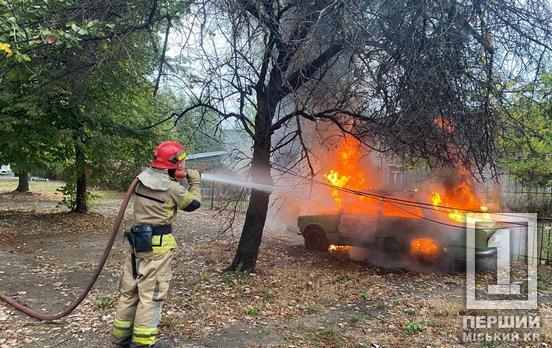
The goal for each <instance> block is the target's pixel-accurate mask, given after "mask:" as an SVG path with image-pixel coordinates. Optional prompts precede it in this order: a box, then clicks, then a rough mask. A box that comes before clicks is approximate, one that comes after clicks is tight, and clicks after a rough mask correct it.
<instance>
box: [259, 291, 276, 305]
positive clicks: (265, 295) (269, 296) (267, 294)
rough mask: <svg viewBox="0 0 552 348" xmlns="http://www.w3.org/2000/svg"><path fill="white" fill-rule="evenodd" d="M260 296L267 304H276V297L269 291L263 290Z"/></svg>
mask: <svg viewBox="0 0 552 348" xmlns="http://www.w3.org/2000/svg"><path fill="white" fill-rule="evenodd" d="M259 296H260V297H261V298H262V299H263V301H264V302H265V303H271V304H272V303H274V295H272V294H271V293H270V292H269V291H268V290H266V289H262V290H261V291H260V292H259Z"/></svg>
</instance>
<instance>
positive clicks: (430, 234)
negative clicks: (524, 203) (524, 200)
mask: <svg viewBox="0 0 552 348" xmlns="http://www.w3.org/2000/svg"><path fill="white" fill-rule="evenodd" d="M298 226H299V230H300V232H301V234H302V235H303V237H304V239H305V249H307V250H312V251H333V250H340V249H348V248H349V247H359V248H362V249H365V252H364V253H363V256H364V257H363V258H364V259H368V260H369V261H370V260H371V261H374V260H375V261H376V263H382V264H386V265H389V264H395V265H398V266H400V265H401V264H405V263H410V262H414V263H417V264H419V265H421V266H431V267H433V266H435V267H436V268H439V269H441V270H444V271H452V270H456V269H459V268H460V267H461V266H462V265H463V264H464V263H465V261H466V229H465V228H462V227H452V226H446V225H445V226H443V225H441V226H435V224H434V223H432V222H429V221H427V220H423V219H412V218H406V217H397V216H383V215H364V214H335V215H305V216H300V217H299V219H298ZM496 231H497V226H495V224H493V223H492V222H489V223H488V224H487V225H485V224H478V228H477V229H476V230H475V249H476V250H475V255H476V267H478V268H479V269H489V268H492V267H494V266H493V265H494V262H495V261H494V260H495V255H496V248H494V247H492V246H490V245H489V240H490V239H491V237H492V236H493V234H494V233H495V232H496Z"/></svg>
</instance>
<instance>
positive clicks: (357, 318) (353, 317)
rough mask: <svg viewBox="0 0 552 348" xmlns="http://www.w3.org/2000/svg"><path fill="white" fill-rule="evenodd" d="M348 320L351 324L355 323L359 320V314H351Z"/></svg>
mask: <svg viewBox="0 0 552 348" xmlns="http://www.w3.org/2000/svg"><path fill="white" fill-rule="evenodd" d="M349 321H350V322H351V324H353V325H356V324H358V323H359V322H360V316H359V315H358V314H353V315H351V317H350V318H349Z"/></svg>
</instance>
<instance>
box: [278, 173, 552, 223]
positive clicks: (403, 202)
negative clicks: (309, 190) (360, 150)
mask: <svg viewBox="0 0 552 348" xmlns="http://www.w3.org/2000/svg"><path fill="white" fill-rule="evenodd" d="M274 169H275V170H277V171H279V172H281V173H284V174H289V175H291V176H294V177H297V178H301V179H304V180H308V181H311V182H314V183H316V184H319V185H322V186H326V187H330V188H332V189H335V190H338V191H342V192H346V193H350V194H354V195H357V196H363V197H368V198H372V199H378V200H380V201H382V202H385V203H387V204H389V205H392V206H394V207H396V208H398V209H401V210H403V211H404V212H406V213H408V214H411V215H413V216H416V217H418V218H421V219H424V220H428V221H431V222H434V223H438V224H441V225H445V226H451V227H456V228H459V227H464V226H461V225H455V224H449V223H445V222H442V221H438V220H435V219H431V218H428V217H425V216H423V215H420V214H416V213H414V212H411V211H409V210H406V209H403V208H401V207H399V206H397V205H396V204H400V205H403V206H410V207H416V208H421V209H428V210H431V211H434V210H436V211H440V212H450V210H457V211H463V212H469V213H481V212H480V211H476V210H471V209H465V208H460V207H451V206H445V205H439V204H435V205H434V204H432V203H427V202H419V201H415V200H409V199H404V198H397V197H393V196H387V195H382V194H376V193H371V192H368V191H360V190H354V189H349V188H345V187H340V186H335V185H332V184H329V183H326V182H323V181H319V180H316V179H314V178H311V177H308V176H304V175H300V174H296V173H292V172H290V171H287V170H282V169H279V168H274ZM393 203H396V204H393ZM501 215H502V216H512V217H518V216H517V215H512V214H510V215H508V214H507V213H501ZM542 219H543V220H552V218H542ZM494 222H500V223H505V224H511V225H516V226H527V225H526V224H523V223H515V222H511V221H496V220H494Z"/></svg>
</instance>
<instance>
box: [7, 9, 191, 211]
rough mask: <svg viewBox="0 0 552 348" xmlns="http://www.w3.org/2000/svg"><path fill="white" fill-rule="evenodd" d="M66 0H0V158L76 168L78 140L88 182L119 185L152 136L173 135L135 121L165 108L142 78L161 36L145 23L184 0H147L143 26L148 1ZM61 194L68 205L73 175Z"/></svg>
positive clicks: (154, 60)
mask: <svg viewBox="0 0 552 348" xmlns="http://www.w3.org/2000/svg"><path fill="white" fill-rule="evenodd" d="M75 4H76V2H75V1H73V0H50V1H46V0H15V1H9V2H8V1H4V0H0V18H2V16H3V18H2V20H0V67H1V71H0V79H1V82H2V83H1V84H0V119H1V120H2V123H3V127H2V128H1V129H0V158H1V162H2V163H10V164H12V166H13V168H14V169H15V170H23V171H26V172H32V171H34V170H46V171H49V172H55V173H61V172H68V173H75V172H79V170H76V162H77V160H76V148H77V146H78V147H79V151H80V152H81V153H82V152H83V153H84V158H85V163H84V165H81V166H80V167H81V168H84V170H80V172H81V173H83V174H84V173H86V175H87V177H88V179H90V182H91V183H92V184H93V185H101V186H107V187H109V188H115V189H126V187H127V186H128V184H129V183H130V181H131V179H132V177H133V176H134V175H135V174H137V173H138V172H139V170H140V169H141V167H143V166H145V165H147V164H148V162H149V160H150V159H151V154H152V150H153V148H154V146H155V144H156V143H157V142H159V141H160V140H167V139H176V138H177V133H176V132H175V131H171V132H164V133H161V131H160V130H158V129H152V130H141V129H142V128H144V126H147V125H149V124H153V123H156V122H157V121H158V120H159V119H160V118H165V117H166V115H167V114H169V113H170V108H171V105H170V103H169V98H167V97H166V96H164V95H163V94H162V93H161V94H157V95H156V94H154V92H153V88H154V87H153V85H154V84H153V83H152V81H151V79H152V76H155V72H156V71H157V69H158V66H159V62H158V57H159V52H158V49H159V44H160V40H161V38H160V36H158V35H155V34H152V33H151V32H148V31H146V30H145V29H153V31H154V32H155V31H157V30H159V31H161V30H164V28H165V18H166V16H171V17H172V18H173V20H174V19H177V18H178V16H179V15H180V13H181V12H182V11H185V10H186V9H187V6H188V4H187V3H184V2H180V1H176V2H165V1H159V2H156V4H157V6H158V7H157V13H156V14H155V16H153V17H152V18H153V19H154V21H153V22H152V23H151V25H149V26H144V25H143V23H144V22H145V21H146V19H147V18H149V14H150V11H151V5H152V3H151V2H150V1H132V2H130V1H129V2H122V3H120V4H119V3H118V5H113V6H112V5H111V3H110V2H105V1H91V0H90V1H87V0H85V1H84V2H79V6H75ZM106 5H109V6H106ZM161 12H162V13H163V15H160V14H161ZM160 16H164V17H160ZM81 158H82V157H81ZM81 163H82V161H81ZM71 180H74V179H73V178H71ZM81 182H83V181H82V180H81ZM63 193H64V194H65V197H64V202H63V204H64V205H65V206H68V207H69V206H74V202H75V197H72V194H73V193H74V187H72V184H69V185H68V186H67V187H66V188H65V190H64V192H63ZM88 196H89V197H90V195H88ZM89 197H88V198H89Z"/></svg>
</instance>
